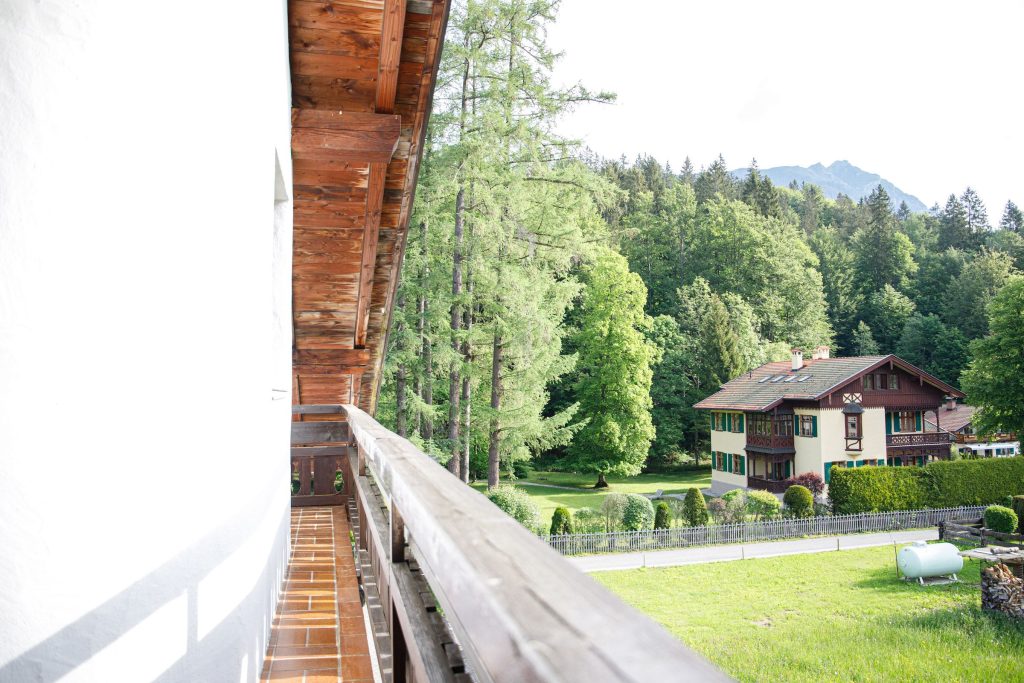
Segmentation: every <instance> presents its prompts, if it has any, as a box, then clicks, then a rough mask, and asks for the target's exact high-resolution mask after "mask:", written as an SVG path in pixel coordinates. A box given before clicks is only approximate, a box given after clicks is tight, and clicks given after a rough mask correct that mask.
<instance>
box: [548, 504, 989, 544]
mask: <svg viewBox="0 0 1024 683" xmlns="http://www.w3.org/2000/svg"><path fill="white" fill-rule="evenodd" d="M984 512H985V506H983V505H982V506H970V507H956V508H935V509H932V510H898V511H895V512H865V513H861V514H857V515H821V516H818V517H805V518H800V519H798V518H792V517H791V518H780V519H772V520H767V521H763V522H742V523H739V524H711V525H708V526H681V527H673V528H671V529H657V530H653V529H650V530H645V531H614V532H612V533H597V534H572V535H564V536H550V535H546V534H545V535H542V536H541V538H543V539H544V540H546V541H547V542H548V543H549V544H551V547H553V548H555V549H556V550H558V551H559V552H560V553H562V554H563V555H590V554H594V553H624V552H634V551H637V550H668V549H671V548H689V547H691V546H701V545H722V544H726V543H749V542H756V541H774V540H780V539H784V538H801V537H805V536H833V535H837V534H858V533H865V532H871V531H896V530H899V529H921V528H925V527H931V526H937V525H938V524H939V522H945V521H949V520H954V519H967V518H977V517H981V516H982V514H984Z"/></svg>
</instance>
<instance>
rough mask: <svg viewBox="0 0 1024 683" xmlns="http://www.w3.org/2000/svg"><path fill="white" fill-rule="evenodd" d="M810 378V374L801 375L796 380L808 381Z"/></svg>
mask: <svg viewBox="0 0 1024 683" xmlns="http://www.w3.org/2000/svg"><path fill="white" fill-rule="evenodd" d="M810 378H811V376H810V375H801V376H800V377H797V379H796V381H797V382H806V381H807V380H809V379H810Z"/></svg>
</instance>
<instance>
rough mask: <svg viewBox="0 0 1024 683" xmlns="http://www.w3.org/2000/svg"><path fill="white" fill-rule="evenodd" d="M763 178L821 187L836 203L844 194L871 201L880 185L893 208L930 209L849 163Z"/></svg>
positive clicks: (777, 171)
mask: <svg viewBox="0 0 1024 683" xmlns="http://www.w3.org/2000/svg"><path fill="white" fill-rule="evenodd" d="M748 170H749V169H746V168H741V169H737V170H735V171H733V172H732V173H733V176H735V177H737V178H741V177H744V176H746V174H747V172H748ZM760 173H761V175H762V176H766V177H768V178H770V179H771V181H772V182H773V183H774V184H775V185H780V186H783V187H786V186H788V185H789V184H790V183H791V182H793V181H794V180H795V181H796V182H797V184H803V183H809V184H811V185H817V186H818V187H820V188H821V191H822V192H823V193H824V194H825V196H826V197H829V198H830V199H835V198H836V197H837V196H839V195H840V194H844V195H846V196H847V197H849V198H850V199H852V200H854V201H857V200H858V199H860V198H861V197H867V196H868V195H870V194H871V192H872V191H873V190H874V189H875V188H876V187H877V186H879V185H881V186H882V187H883V188H885V191H886V192H887V193H888V194H889V199H890V200H891V201H892V204H893V207H897V206H899V205H900V202H906V203H907V206H909V207H910V210H911V211H925V210H927V208H928V207H927V206H925V204H924V202H922V201H921V200H920V199H918V198H917V197H915V196H914V195H912V194H909V193H907V192H904V191H903V190H901V189H900V188H898V187H896V186H895V185H893V184H892V183H891V182H890V181H888V180H886V179H885V178H883V177H882V176H880V175H878V174H877V173H871V172H870V171H865V170H864V169H862V168H858V167H856V166H854V165H853V164H851V163H850V162H849V161H847V160H846V159H837V160H836V161H833V162H832V163H831V164H829V165H828V166H823V165H822V164H821V163H820V162H819V163H816V164H812V165H811V166H806V167H805V166H776V167H774V168H762V169H760Z"/></svg>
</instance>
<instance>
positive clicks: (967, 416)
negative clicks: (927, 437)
mask: <svg viewBox="0 0 1024 683" xmlns="http://www.w3.org/2000/svg"><path fill="white" fill-rule="evenodd" d="M974 411H975V408H974V406H968V405H964V404H963V403H957V402H956V401H955V400H952V399H950V400H948V401H946V407H945V408H944V409H943V410H942V429H943V430H944V431H947V432H949V433H950V434H952V435H953V438H954V440H955V441H956V446H955V447H956V449H957V450H959V451H960V454H961V455H965V456H974V457H978V458H1009V457H1012V456H1014V455H1020V441H1018V439H1017V435H1016V434H989V435H986V436H984V437H979V436H978V435H977V434H975V433H974V428H973V427H972V426H971V417H973V416H974ZM927 424H928V425H929V428H930V429H934V428H935V423H934V422H932V421H930V420H929V421H928V423H927Z"/></svg>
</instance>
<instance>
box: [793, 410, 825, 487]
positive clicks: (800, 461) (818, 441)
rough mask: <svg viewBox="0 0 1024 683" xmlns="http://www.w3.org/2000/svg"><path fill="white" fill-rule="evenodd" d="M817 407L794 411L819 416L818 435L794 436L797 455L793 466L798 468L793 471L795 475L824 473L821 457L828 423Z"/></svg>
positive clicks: (794, 448) (794, 411) (794, 447)
mask: <svg viewBox="0 0 1024 683" xmlns="http://www.w3.org/2000/svg"><path fill="white" fill-rule="evenodd" d="M822 412H824V411H819V410H818V409H816V408H794V409H793V413H794V414H796V415H798V416H799V415H815V416H817V417H818V436H797V435H795V434H794V436H793V450H794V451H796V455H795V457H794V458H793V467H794V469H795V470H796V471H795V472H793V474H794V475H797V474H803V473H804V472H817V473H818V474H822V475H823V471H822V467H823V466H822V458H821V447H822V437H823V435H824V434H825V429H828V425H827V424H825V423H824V422H823V418H822V415H821V413H822Z"/></svg>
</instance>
